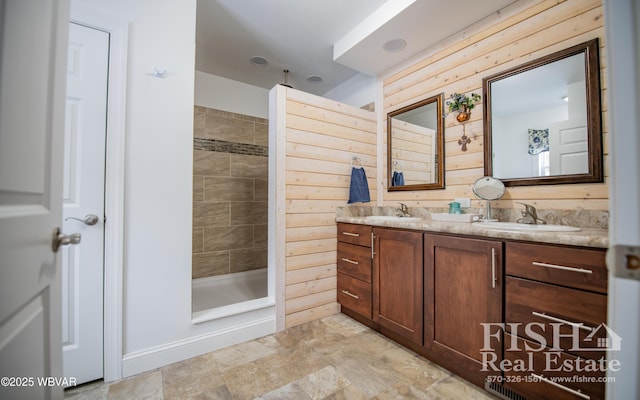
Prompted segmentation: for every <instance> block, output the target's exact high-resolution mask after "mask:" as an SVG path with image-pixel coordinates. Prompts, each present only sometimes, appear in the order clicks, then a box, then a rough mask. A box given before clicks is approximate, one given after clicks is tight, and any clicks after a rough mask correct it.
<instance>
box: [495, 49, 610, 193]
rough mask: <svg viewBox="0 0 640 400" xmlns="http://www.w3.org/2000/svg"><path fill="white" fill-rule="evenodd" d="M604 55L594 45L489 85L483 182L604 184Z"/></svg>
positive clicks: (548, 59) (558, 55)
mask: <svg viewBox="0 0 640 400" xmlns="http://www.w3.org/2000/svg"><path fill="white" fill-rule="evenodd" d="M599 50H600V49H599V44H598V39H594V40H591V41H589V42H586V43H582V44H579V45H576V46H573V47H570V48H568V49H565V50H562V51H559V52H556V53H553V54H550V55H548V56H545V57H542V58H539V59H537V60H534V61H531V62H528V63H526V64H523V65H520V66H518V67H515V68H512V69H509V70H507V71H503V72H500V73H498V74H495V75H492V76H489V77H487V78H484V79H483V91H484V101H485V104H484V143H485V154H484V173H485V175H487V176H495V177H496V178H499V179H500V180H502V181H503V182H504V184H505V185H506V186H522V185H539V184H559V183H587V182H602V181H603V179H604V173H603V162H602V122H601V106H600V65H599Z"/></svg>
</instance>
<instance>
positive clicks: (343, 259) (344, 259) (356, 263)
mask: <svg viewBox="0 0 640 400" xmlns="http://www.w3.org/2000/svg"><path fill="white" fill-rule="evenodd" d="M342 261H344V262H348V263H349V264H353V265H358V264H360V263H359V262H357V261H353V260H349V259H348V258H344V257H342Z"/></svg>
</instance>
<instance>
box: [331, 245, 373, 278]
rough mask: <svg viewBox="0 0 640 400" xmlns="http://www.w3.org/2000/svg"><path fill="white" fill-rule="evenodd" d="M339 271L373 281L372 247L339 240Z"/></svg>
mask: <svg viewBox="0 0 640 400" xmlns="http://www.w3.org/2000/svg"><path fill="white" fill-rule="evenodd" d="M338 272H341V273H343V274H346V275H349V276H351V277H354V278H358V279H360V280H363V281H365V282H368V283H371V249H370V248H369V247H362V246H356V245H353V244H348V243H340V242H338Z"/></svg>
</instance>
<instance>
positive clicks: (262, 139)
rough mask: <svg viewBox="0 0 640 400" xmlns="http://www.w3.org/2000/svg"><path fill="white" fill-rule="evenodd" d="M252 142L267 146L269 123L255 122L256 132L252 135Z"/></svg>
mask: <svg viewBox="0 0 640 400" xmlns="http://www.w3.org/2000/svg"><path fill="white" fill-rule="evenodd" d="M253 144H258V145H261V146H269V124H266V123H264V124H262V123H256V133H255V135H254V136H253Z"/></svg>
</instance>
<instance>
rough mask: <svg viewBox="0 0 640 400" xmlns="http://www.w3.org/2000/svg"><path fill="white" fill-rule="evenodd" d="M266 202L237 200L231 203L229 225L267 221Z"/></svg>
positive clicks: (254, 223) (263, 222)
mask: <svg viewBox="0 0 640 400" xmlns="http://www.w3.org/2000/svg"><path fill="white" fill-rule="evenodd" d="M267 210H268V207H267V202H266V201H262V202H257V201H237V202H232V203H231V225H256V224H266V223H267Z"/></svg>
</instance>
